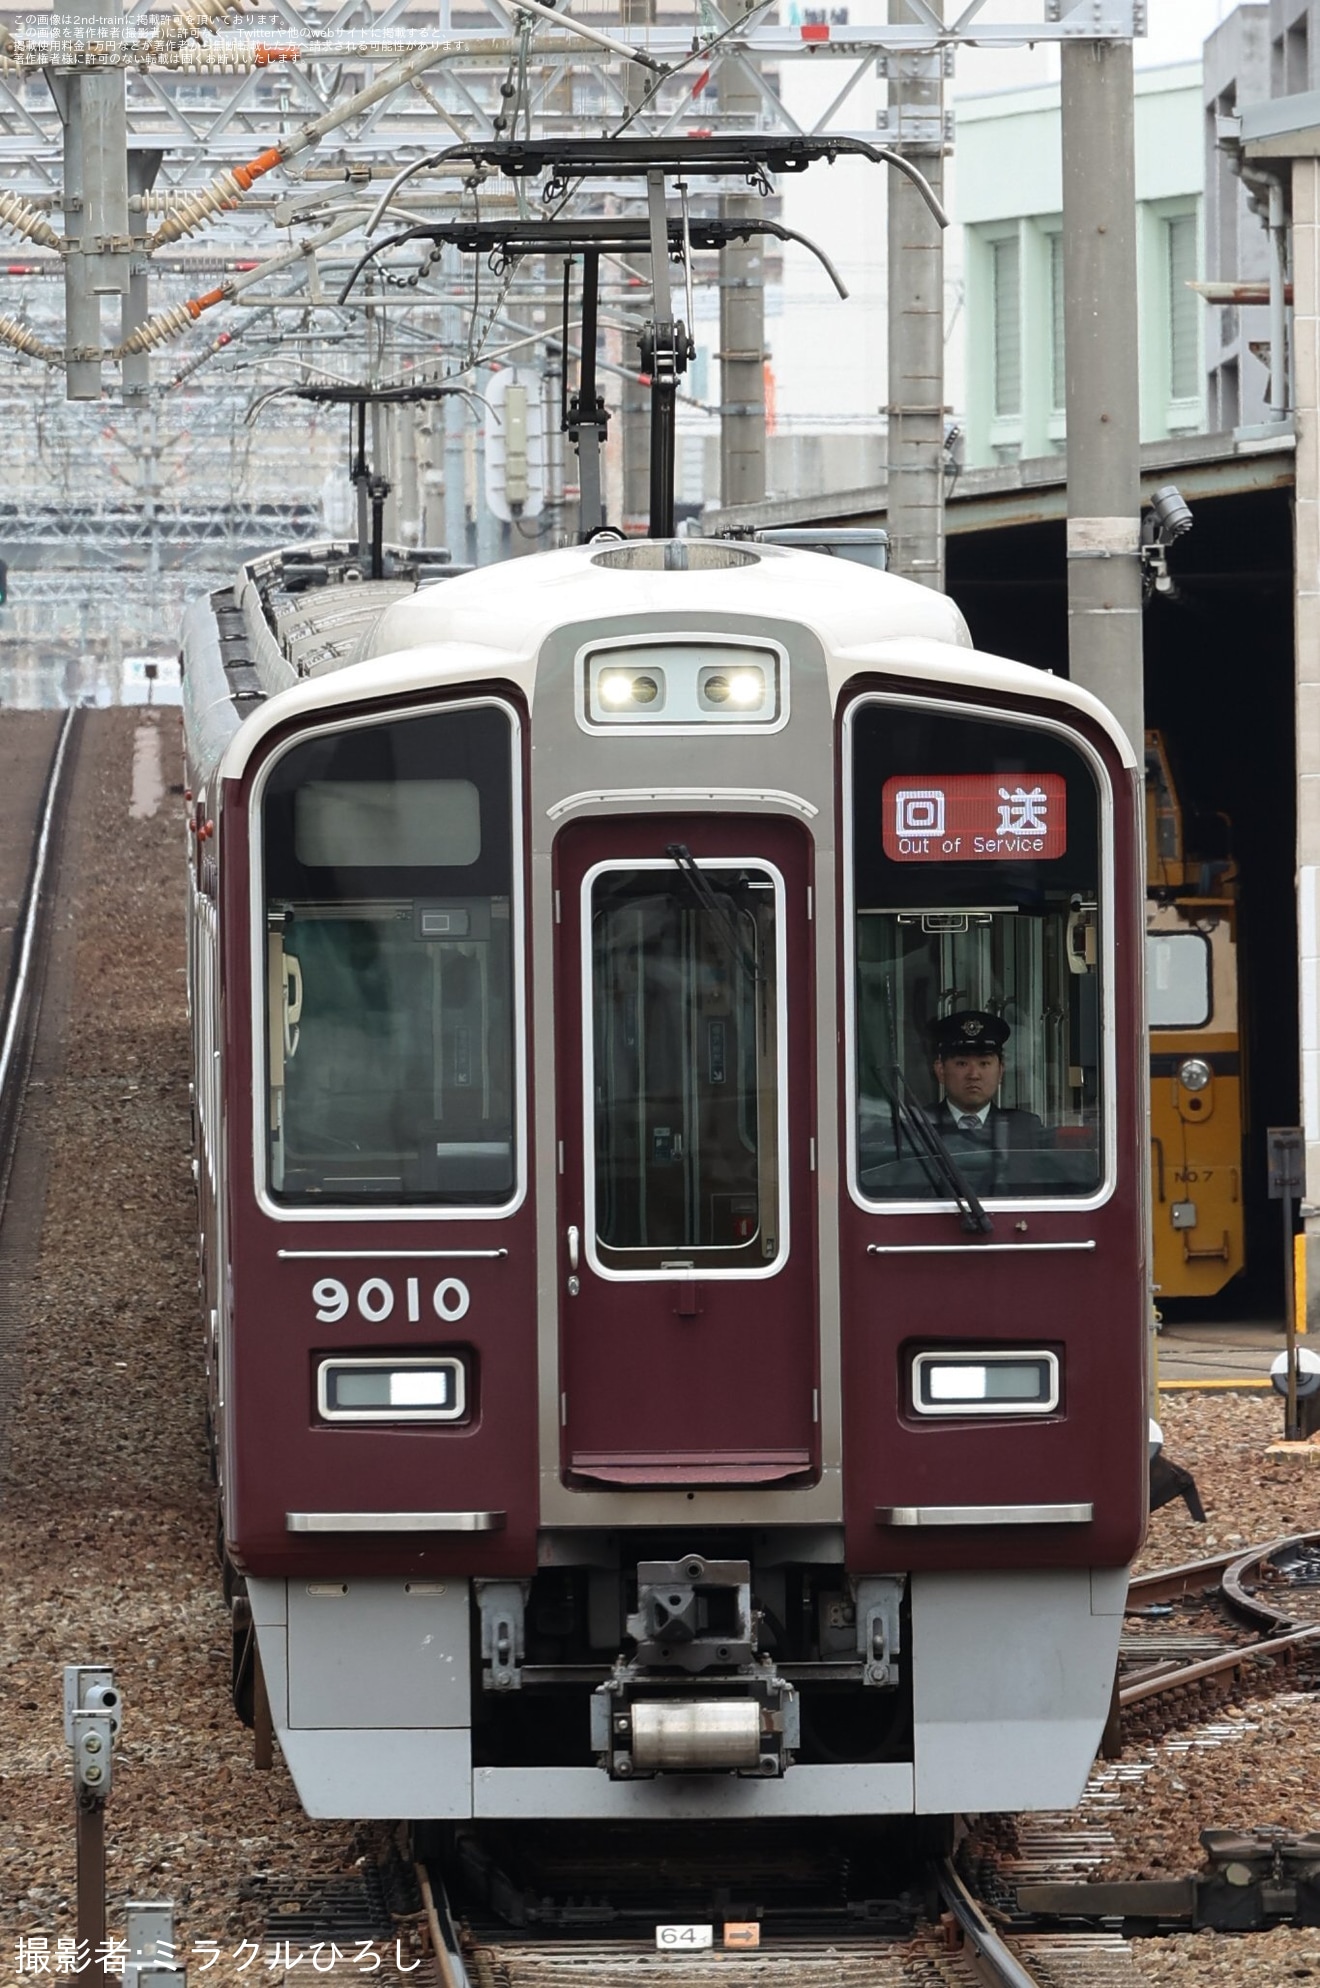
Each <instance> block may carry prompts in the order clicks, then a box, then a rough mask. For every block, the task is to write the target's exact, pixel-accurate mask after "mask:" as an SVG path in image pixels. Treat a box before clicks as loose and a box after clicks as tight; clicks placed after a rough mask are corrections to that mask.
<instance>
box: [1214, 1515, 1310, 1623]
mask: <svg viewBox="0 0 1320 1988" xmlns="http://www.w3.org/2000/svg"><path fill="white" fill-rule="evenodd" d="M1317 1545H1320V1532H1295V1533H1290V1534H1289V1535H1288V1537H1287V1538H1286V1539H1276V1540H1274V1541H1272V1542H1271V1544H1270V1545H1269V1546H1253V1547H1249V1548H1248V1550H1247V1551H1246V1552H1245V1553H1243V1554H1240V1555H1239V1556H1238V1557H1237V1558H1236V1559H1235V1560H1234V1561H1233V1563H1232V1565H1231V1566H1229V1567H1227V1568H1226V1569H1225V1570H1224V1578H1223V1580H1222V1582H1221V1583H1220V1586H1221V1587H1222V1589H1223V1591H1224V1599H1225V1601H1227V1602H1228V1604H1229V1606H1230V1608H1234V1609H1236V1610H1237V1612H1238V1614H1239V1615H1243V1616H1245V1617H1246V1618H1247V1620H1248V1621H1250V1622H1260V1623H1262V1624H1263V1625H1264V1626H1265V1628H1266V1629H1267V1630H1274V1631H1276V1632H1278V1633H1280V1634H1282V1633H1283V1632H1284V1631H1285V1630H1288V1629H1295V1628H1301V1627H1303V1626H1304V1625H1303V1624H1301V1623H1299V1622H1298V1621H1297V1620H1296V1617H1295V1616H1293V1615H1292V1614H1290V1613H1289V1611H1288V1610H1287V1609H1284V1608H1279V1607H1276V1606H1275V1604H1274V1603H1273V1602H1268V1601H1265V1600H1263V1599H1262V1597H1261V1596H1259V1595H1254V1594H1250V1593H1249V1592H1248V1590H1247V1589H1246V1587H1245V1586H1244V1585H1243V1584H1244V1582H1245V1580H1246V1579H1247V1577H1248V1576H1249V1575H1250V1574H1252V1573H1254V1572H1256V1571H1257V1570H1258V1569H1259V1568H1261V1567H1263V1566H1264V1564H1265V1562H1266V1561H1267V1560H1273V1559H1275V1558H1276V1557H1277V1556H1278V1555H1279V1554H1280V1553H1283V1552H1285V1551H1286V1550H1287V1549H1288V1548H1289V1547H1290V1546H1301V1547H1307V1546H1317Z"/></svg>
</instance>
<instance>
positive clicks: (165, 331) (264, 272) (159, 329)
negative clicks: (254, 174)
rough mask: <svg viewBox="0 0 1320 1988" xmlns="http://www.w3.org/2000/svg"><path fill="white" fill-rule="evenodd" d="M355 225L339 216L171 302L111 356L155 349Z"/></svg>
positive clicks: (351, 216) (349, 218)
mask: <svg viewBox="0 0 1320 1988" xmlns="http://www.w3.org/2000/svg"><path fill="white" fill-rule="evenodd" d="M356 226H357V216H356V215H355V214H341V215H339V216H338V217H337V218H336V219H335V220H333V221H331V222H329V223H328V225H327V226H326V227H324V228H322V229H321V231H320V233H319V234H317V235H309V236H307V237H306V238H305V239H304V240H303V241H300V242H295V243H294V245H293V247H292V248H287V249H281V250H280V251H279V253H278V254H277V255H270V256H267V257H265V259H264V260H263V261H261V262H258V263H255V264H254V265H253V266H252V268H251V269H246V270H243V271H241V272H240V273H238V274H237V275H234V276H227V277H226V278H225V280H224V282H223V283H221V284H219V285H218V286H217V287H216V288H215V289H214V290H207V291H205V292H204V293H203V294H202V295H201V296H200V297H189V298H188V299H187V301H186V302H185V303H182V304H171V305H170V307H169V308H168V310H164V311H160V312H158V313H157V315H156V316H155V317H152V318H148V319H147V321H146V323H145V324H140V325H138V326H137V328H136V330H134V331H131V332H130V333H129V334H128V337H127V338H125V339H123V340H122V341H121V343H120V344H118V345H117V346H115V348H114V350H113V352H112V353H111V355H110V356H111V357H112V358H114V359H124V358H128V357H131V356H132V355H133V354H135V353H141V352H151V351H154V349H155V348H156V347H157V346H158V345H164V344H165V343H166V342H167V341H168V340H169V339H171V338H176V337H177V336H178V334H179V333H180V332H181V331H187V329H188V327H189V326H190V325H191V324H195V323H196V321H197V319H198V318H199V317H201V315H202V313H203V311H209V310H211V309H213V307H214V306H215V305H216V304H223V303H227V302H228V301H229V300H230V299H231V298H233V297H237V296H239V295H241V293H242V292H243V291H244V290H246V289H248V288H250V286H251V285H252V284H254V283H259V282H260V281H261V280H262V279H263V277H267V276H273V275H274V274H275V273H276V272H277V271H278V270H281V269H287V268H289V266H290V265H291V264H293V263H297V262H301V261H304V260H310V259H311V258H312V257H313V256H315V254H316V252H317V250H318V249H321V248H324V247H326V246H327V244H329V243H330V242H333V241H337V240H338V239H339V237H340V236H341V235H346V234H347V233H348V232H349V230H350V228H354V227H356Z"/></svg>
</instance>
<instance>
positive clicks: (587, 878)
mask: <svg viewBox="0 0 1320 1988" xmlns="http://www.w3.org/2000/svg"><path fill="white" fill-rule="evenodd" d="M694 860H695V862H696V865H697V868H698V869H699V870H737V869H744V868H745V869H755V870H762V871H764V872H765V873H766V874H767V875H768V876H769V877H770V878H771V880H772V882H773V884H774V887H775V1032H776V1033H775V1065H776V1074H777V1078H778V1082H777V1084H776V1088H775V1125H776V1137H777V1138H778V1141H779V1151H778V1167H777V1173H778V1181H777V1187H778V1193H777V1196H776V1207H777V1215H778V1224H779V1233H778V1240H779V1254H778V1255H777V1256H776V1257H775V1259H774V1261H773V1262H772V1263H763V1264H760V1265H757V1266H756V1267H755V1268H752V1267H747V1268H744V1267H743V1266H742V1265H725V1266H719V1267H716V1266H712V1267H711V1268H709V1269H708V1268H707V1267H706V1266H705V1265H704V1264H703V1263H702V1260H701V1258H702V1254H703V1252H702V1251H701V1250H699V1249H692V1250H691V1251H690V1252H688V1254H690V1256H691V1259H692V1262H691V1268H690V1269H689V1268H687V1267H683V1268H681V1269H673V1270H671V1269H664V1268H661V1267H660V1266H659V1265H658V1264H657V1265H655V1266H653V1267H649V1268H642V1267H639V1268H638V1269H636V1270H623V1269H620V1268H619V1267H618V1266H617V1265H614V1264H609V1265H606V1264H604V1263H602V1261H601V1259H600V1256H599V1254H598V1252H597V1249H596V1111H595V1093H594V1084H593V1077H594V1073H595V1041H594V1036H595V1014H594V1009H593V1002H592V930H591V893H592V888H593V886H594V884H595V882H596V879H597V878H598V877H602V876H606V875H619V874H622V875H626V876H634V875H636V874H637V872H638V871H640V870H655V871H657V872H659V873H662V874H663V873H667V874H668V875H669V876H671V877H674V876H677V875H678V874H679V871H678V866H677V865H676V864H675V863H674V862H673V861H672V860H671V859H670V858H669V857H665V856H639V857H634V858H631V859H630V858H628V857H618V856H611V857H609V858H607V859H606V860H605V861H603V862H600V863H593V864H592V866H591V868H590V869H589V870H588V871H587V872H586V874H585V875H584V877H583V879H582V890H581V901H580V902H581V910H580V917H581V925H582V941H581V953H580V961H581V976H582V978H581V988H580V991H581V996H582V1227H583V1230H584V1232H585V1245H586V1258H587V1262H588V1263H589V1264H590V1266H591V1269H592V1271H593V1272H594V1273H595V1275H596V1276H597V1277H603V1278H604V1279H605V1280H606V1281H607V1282H609V1283H612V1284H681V1283H688V1282H691V1281H692V1280H693V1279H694V1278H695V1279H699V1280H700V1282H701V1283H703V1284H706V1283H715V1282H719V1283H748V1282H752V1281H756V1280H760V1281H764V1280H765V1279H766V1278H769V1277H778V1276H779V1275H780V1273H781V1272H782V1271H783V1269H784V1268H785V1266H786V1265H787V1263H788V1257H789V1248H790V1244H791V1237H790V1235H789V1199H790V1197H789V1148H788V927H787V913H788V892H787V890H786V888H785V884H784V878H783V874H782V872H781V871H780V869H779V867H778V865H777V864H775V863H772V862H771V861H770V860H769V858H768V857H765V856H753V855H747V856H698V857H696V858H695V859H694ZM648 1248H649V1246H648ZM678 1254H679V1249H678V1246H677V1245H676V1246H675V1249H674V1255H675V1256H678Z"/></svg>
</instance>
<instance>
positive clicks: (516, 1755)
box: [246, 1532, 1127, 1821]
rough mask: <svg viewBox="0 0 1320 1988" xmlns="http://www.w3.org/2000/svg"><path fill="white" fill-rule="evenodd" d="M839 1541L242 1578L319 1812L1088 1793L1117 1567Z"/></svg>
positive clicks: (770, 1812) (614, 1814)
mask: <svg viewBox="0 0 1320 1988" xmlns="http://www.w3.org/2000/svg"><path fill="white" fill-rule="evenodd" d="M828 1548H829V1540H828V1538H821V1537H820V1536H819V1535H816V1536H814V1537H813V1538H812V1539H810V1540H806V1541H804V1540H802V1539H794V1538H793V1537H792V1536H791V1535H790V1534H787V1533H785V1535H784V1536H779V1537H777V1536H776V1535H775V1534H774V1533H773V1532H763V1533H758V1534H756V1535H753V1536H751V1537H748V1536H747V1535H745V1534H744V1535H739V1534H737V1533H735V1534H732V1535H719V1536H714V1535H711V1536H704V1535H697V1536H694V1537H693V1538H692V1539H691V1540H689V1541H683V1540H679V1539H674V1538H671V1537H656V1538H650V1537H647V1536H637V1537H628V1536H621V1535H619V1534H618V1533H601V1534H599V1535H595V1534H584V1535H582V1536H577V1535H573V1536H571V1537H570V1536H568V1535H565V1534H550V1535H546V1536H544V1537H543V1541H542V1555H543V1559H544V1560H546V1561H548V1562H549V1563H550V1564H544V1565H542V1567H541V1568H540V1569H539V1571H538V1572H537V1573H536V1575H535V1576H534V1577H532V1578H531V1579H529V1580H525V1581H519V1580H508V1579H500V1580H480V1579H478V1580H471V1581H469V1580H466V1579H462V1578H454V1577H446V1578H442V1579H430V1578H426V1577H404V1576H393V1577H390V1576H379V1575H372V1576H365V1577H362V1576H353V1575H350V1576H347V1577H345V1578H343V1579H335V1578H334V1577H333V1576H330V1577H328V1578H315V1579H308V1578H305V1577H304V1578H301V1579H249V1580H248V1582H247V1584H246V1588H247V1597H246V1598H247V1605H248V1606H249V1607H250V1609H251V1614H252V1619H253V1622H254V1624H255V1632H256V1641H257V1645H258V1647H259V1651H260V1659H261V1665H262V1671H263V1681H264V1686H265V1689H266V1692H267V1695H268V1698H269V1702H270V1706H271V1714H272V1720H273V1725H274V1730H275V1732H276V1735H277V1737H278V1738H279V1740H280V1744H281V1748H282V1750H283V1752H284V1754H285V1756H286V1759H287V1761H288V1764H289V1767H290V1770H291V1772H292V1775H293V1778H294V1781H295V1783H296V1785H297V1788H298V1792H299V1795H300V1797H301V1799H302V1801H303V1803H304V1805H305V1807H306V1808H307V1809H308V1811H309V1812H310V1813H311V1814H313V1815H344V1816H355V1817H367V1816H387V1817H391V1818H399V1817H403V1818H415V1819H432V1820H462V1819H465V1818H471V1817H477V1818H479V1817H482V1816H485V1817H489V1818H491V1819H496V1818H502V1819H524V1820H533V1819H554V1818H556V1817H563V1818H565V1819H568V1818H577V1819H590V1818H600V1819H618V1820H624V1819H629V1818H631V1819H635V1820H640V1821H648V1820H649V1821H654V1820H657V1819H661V1818H669V1819H673V1820H677V1821H681V1820H696V1819H702V1818H707V1819H719V1818H721V1817H726V1816H728V1817H734V1816H740V1817H747V1816H755V1815H763V1816H790V1815H803V1816H805V1815H818V1816H825V1815H882V1814H890V1815H900V1814H947V1813H952V1812H955V1811H960V1812H961V1811H970V1810H976V1809H979V1808H986V1807H993V1808H1004V1807H1013V1808H1039V1807H1054V1806H1058V1805H1064V1804H1067V1803H1070V1802H1072V1801H1074V1800H1075V1799H1076V1798H1077V1796H1078V1794H1079V1793H1080V1791H1081V1788H1082V1786H1083V1785H1084V1783H1085V1779H1086V1775H1087V1772H1088V1771H1089V1768H1090V1765H1091V1762H1092V1759H1093V1757H1094V1753H1095V1750H1096V1747H1097V1744H1098V1741H1099V1737H1100V1732H1101V1729H1102V1727H1103V1724H1104V1721H1105V1718H1106V1716H1107V1713H1108V1711H1109V1706H1110V1697H1111V1690H1112V1683H1113V1678H1114V1673H1115V1666H1116V1661H1117V1649H1118V1637H1119V1630H1120V1628H1121V1624H1122V1609H1123V1603H1124V1598H1125V1595H1126V1586H1127V1573H1126V1569H1095V1570H1087V1569H1065V1570H1017V1571H1015V1570H1005V1571H984V1570H974V1569H967V1570H965V1571H961V1572H952V1573H913V1574H907V1575H905V1574H901V1573H896V1574H890V1575H867V1576H861V1577H850V1576H849V1575H848V1574H847V1573H846V1572H845V1570H844V1569H843V1567H842V1565H841V1564H840V1563H839V1562H838V1561H837V1560H834V1559H830V1558H829V1557H827V1555H828Z"/></svg>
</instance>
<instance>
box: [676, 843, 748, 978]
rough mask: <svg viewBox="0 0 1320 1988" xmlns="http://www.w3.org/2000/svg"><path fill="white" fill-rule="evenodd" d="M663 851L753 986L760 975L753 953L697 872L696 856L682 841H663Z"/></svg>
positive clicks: (727, 911) (726, 910)
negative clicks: (714, 925) (664, 843)
mask: <svg viewBox="0 0 1320 1988" xmlns="http://www.w3.org/2000/svg"><path fill="white" fill-rule="evenodd" d="M665 854H666V856H668V858H669V860H670V862H671V863H674V864H676V865H677V867H678V873H679V875H680V876H681V877H682V879H683V881H684V882H685V883H686V885H687V887H688V889H689V890H690V891H691V893H692V895H693V897H694V898H695V899H696V901H697V903H698V904H699V905H700V906H701V909H702V910H703V911H705V912H708V913H709V915H710V916H711V917H712V918H714V919H715V921H716V922H717V924H718V925H719V926H720V927H721V929H722V930H723V933H724V937H725V940H726V942H727V944H728V948H729V951H730V952H731V953H732V954H733V957H734V958H735V959H736V960H737V961H738V962H739V964H740V965H741V967H742V970H743V972H744V973H745V974H746V975H747V977H748V979H749V980H750V981H751V983H752V985H753V986H754V987H755V986H757V985H758V984H759V982H760V979H761V969H760V967H759V966H758V965H757V963H756V955H755V954H754V953H751V952H749V951H748V949H747V947H746V946H745V945H744V943H743V937H742V934H741V932H740V931H739V930H738V926H737V923H736V922H735V919H734V916H733V913H732V912H731V911H730V910H729V907H728V905H727V903H725V902H724V901H723V900H722V899H720V898H719V897H717V896H716V894H715V892H714V891H713V890H712V889H711V887H710V885H709V883H708V882H707V881H706V879H705V877H704V876H703V875H702V873H701V869H700V866H699V865H698V863H697V860H696V857H695V856H694V855H693V854H692V851H691V850H690V849H689V848H688V846H687V844H686V842H671V843H669V844H667V846H666V848H665Z"/></svg>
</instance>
